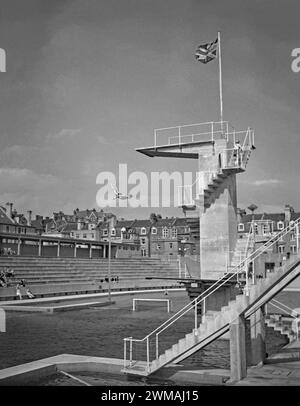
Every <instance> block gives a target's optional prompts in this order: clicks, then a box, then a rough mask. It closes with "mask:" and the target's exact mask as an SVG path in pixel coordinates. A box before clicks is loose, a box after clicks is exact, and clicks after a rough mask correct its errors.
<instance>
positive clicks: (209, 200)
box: [178, 129, 255, 213]
mask: <svg viewBox="0 0 300 406" xmlns="http://www.w3.org/2000/svg"><path fill="white" fill-rule="evenodd" d="M253 149H255V146H254V145H253V132H252V130H250V129H248V130H247V133H246V136H245V141H244V145H243V146H242V148H241V151H240V152H239V154H240V158H239V159H238V160H237V158H236V155H235V154H236V153H237V152H236V150H235V149H234V148H230V149H221V150H219V151H218V150H217V151H216V152H215V153H216V154H219V155H220V159H221V164H220V167H219V168H218V169H217V170H216V171H215V172H201V173H200V174H199V177H198V178H197V179H196V181H195V182H194V183H193V184H192V185H187V186H183V187H181V186H180V187H179V189H178V196H179V199H178V201H179V206H180V207H181V208H182V209H183V211H184V212H185V213H186V212H189V211H190V212H195V211H197V208H198V210H199V208H200V209H204V210H205V209H208V208H209V207H210V206H211V205H212V204H213V203H214V201H215V200H216V199H217V197H218V196H219V194H220V193H221V192H222V186H223V184H224V182H225V180H226V179H227V178H228V177H229V176H230V175H232V174H237V173H241V172H245V170H246V166H247V164H248V161H249V158H250V155H251V152H252V150H253ZM197 182H199V185H200V193H199V195H198V196H197V198H192V196H193V187H195V185H196V183H197ZM182 188H183V191H182ZM182 192H183V196H184V197H183V199H182Z"/></svg>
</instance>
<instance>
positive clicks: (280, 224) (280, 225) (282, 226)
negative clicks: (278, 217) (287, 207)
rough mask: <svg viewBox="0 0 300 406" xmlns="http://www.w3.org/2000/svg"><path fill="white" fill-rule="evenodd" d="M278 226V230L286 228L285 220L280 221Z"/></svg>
mask: <svg viewBox="0 0 300 406" xmlns="http://www.w3.org/2000/svg"><path fill="white" fill-rule="evenodd" d="M277 228H278V230H283V229H284V222H283V221H278V223H277Z"/></svg>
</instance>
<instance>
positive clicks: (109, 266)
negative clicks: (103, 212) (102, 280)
mask: <svg viewBox="0 0 300 406" xmlns="http://www.w3.org/2000/svg"><path fill="white" fill-rule="evenodd" d="M114 219H115V218H114V217H111V218H110V219H109V220H108V300H109V302H111V230H112V228H113V227H114Z"/></svg>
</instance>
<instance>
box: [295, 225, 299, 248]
mask: <svg viewBox="0 0 300 406" xmlns="http://www.w3.org/2000/svg"><path fill="white" fill-rule="evenodd" d="M296 250H297V253H298V252H299V225H298V223H296Z"/></svg>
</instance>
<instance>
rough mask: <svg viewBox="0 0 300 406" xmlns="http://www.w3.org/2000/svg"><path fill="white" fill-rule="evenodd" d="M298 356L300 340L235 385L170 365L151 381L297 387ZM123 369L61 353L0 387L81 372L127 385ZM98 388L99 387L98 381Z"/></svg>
mask: <svg viewBox="0 0 300 406" xmlns="http://www.w3.org/2000/svg"><path fill="white" fill-rule="evenodd" d="M299 356H300V341H295V342H293V343H291V344H288V345H286V346H285V347H283V348H282V350H280V352H278V353H277V354H274V355H272V356H271V357H270V358H269V359H268V362H267V364H264V365H259V366H255V367H250V368H248V371H247V377H246V378H245V379H243V380H242V381H240V382H235V383H232V382H230V371H229V370H227V369H220V368H216V369H212V368H210V369H199V368H197V369H191V368H186V367H184V366H182V365H180V364H178V365H177V364H170V365H168V366H166V367H164V368H162V369H161V370H160V371H159V372H158V373H156V374H155V376H153V378H154V379H155V380H156V382H157V381H159V380H162V381H165V380H166V379H167V380H168V381H169V382H171V383H172V384H174V385H180V384H189V385H195V386H201V385H217V386H224V385H225V386H227V385H229V386H299V385H300V358H299ZM290 359H292V361H290ZM122 368H123V360H122V359H117V358H104V357H91V356H83V355H75V354H60V355H57V356H54V357H49V358H44V359H40V360H38V361H33V362H29V363H26V364H22V365H17V366H14V367H10V368H6V369H3V370H0V386H14V385H21V386H30V385H33V384H34V382H37V381H39V380H41V379H45V378H49V377H51V376H52V375H54V374H56V373H57V372H63V373H65V372H66V373H82V372H84V373H85V374H88V375H89V376H93V374H97V373H103V374H114V375H118V376H119V377H120V379H122V380H124V385H126V375H125V374H123V373H122V372H121V369H122ZM79 381H80V380H79ZM93 382H94V383H93V385H96V386H97V378H94V380H93ZM79 383H80V382H79ZM98 385H99V386H101V379H99V383H98Z"/></svg>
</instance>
